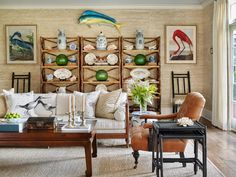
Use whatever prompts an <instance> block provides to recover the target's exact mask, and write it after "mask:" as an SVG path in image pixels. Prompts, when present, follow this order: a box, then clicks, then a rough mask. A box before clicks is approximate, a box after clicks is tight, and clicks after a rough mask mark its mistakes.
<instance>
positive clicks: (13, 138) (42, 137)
mask: <svg viewBox="0 0 236 177" xmlns="http://www.w3.org/2000/svg"><path fill="white" fill-rule="evenodd" d="M86 123H87V124H91V132H89V133H65V132H61V129H60V127H59V128H57V129H55V130H24V131H23V133H17V132H16V133H15V132H10V133H9V132H0V147H49V146H50V147H66V146H70V147H71V146H83V147H84V150H85V159H86V168H87V169H86V171H85V173H86V176H92V157H97V141H96V131H95V130H94V127H95V124H96V120H87V122H86ZM92 148H93V151H92V152H91V149H92Z"/></svg>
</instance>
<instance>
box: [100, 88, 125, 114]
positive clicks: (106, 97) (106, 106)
mask: <svg viewBox="0 0 236 177" xmlns="http://www.w3.org/2000/svg"><path fill="white" fill-rule="evenodd" d="M121 93H122V90H121V89H118V90H115V91H112V92H108V93H101V94H100V96H99V99H98V102H97V106H96V117H102V118H108V119H114V113H115V111H116V109H117V108H118V106H119V102H120V101H119V99H120V96H121Z"/></svg>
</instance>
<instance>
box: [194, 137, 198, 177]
mask: <svg viewBox="0 0 236 177" xmlns="http://www.w3.org/2000/svg"><path fill="white" fill-rule="evenodd" d="M197 159H198V140H196V139H194V160H195V162H194V174H195V175H196V174H197V171H198V164H197Z"/></svg>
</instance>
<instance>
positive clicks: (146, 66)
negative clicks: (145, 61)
mask: <svg viewBox="0 0 236 177" xmlns="http://www.w3.org/2000/svg"><path fill="white" fill-rule="evenodd" d="M124 68H160V66H158V65H141V66H139V65H124Z"/></svg>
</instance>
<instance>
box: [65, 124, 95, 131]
mask: <svg viewBox="0 0 236 177" xmlns="http://www.w3.org/2000/svg"><path fill="white" fill-rule="evenodd" d="M61 131H62V132H66V133H89V132H90V131H91V124H87V125H86V126H80V125H77V126H75V127H67V124H65V125H64V126H62V127H61Z"/></svg>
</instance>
